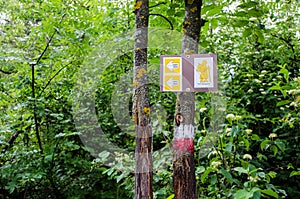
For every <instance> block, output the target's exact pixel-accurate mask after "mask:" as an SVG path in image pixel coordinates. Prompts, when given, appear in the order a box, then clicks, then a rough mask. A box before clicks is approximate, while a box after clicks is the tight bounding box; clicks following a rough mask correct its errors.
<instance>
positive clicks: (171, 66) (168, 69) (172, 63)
mask: <svg viewBox="0 0 300 199" xmlns="http://www.w3.org/2000/svg"><path fill="white" fill-rule="evenodd" d="M164 73H181V57H165V58H164Z"/></svg>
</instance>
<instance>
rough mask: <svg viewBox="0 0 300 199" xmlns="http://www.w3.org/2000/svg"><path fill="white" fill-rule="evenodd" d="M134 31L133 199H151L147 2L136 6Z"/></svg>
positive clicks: (146, 0)
mask: <svg viewBox="0 0 300 199" xmlns="http://www.w3.org/2000/svg"><path fill="white" fill-rule="evenodd" d="M135 14H136V18H135V19H136V30H135V42H134V78H133V85H134V94H133V108H132V112H133V118H134V123H135V131H136V148H135V158H136V164H135V185H134V188H135V190H134V195H135V196H134V198H135V199H148V198H150V199H152V198H153V193H152V178H153V174H152V128H151V125H150V104H149V96H148V75H147V44H148V21H149V1H148V0H137V1H136V4H135Z"/></svg>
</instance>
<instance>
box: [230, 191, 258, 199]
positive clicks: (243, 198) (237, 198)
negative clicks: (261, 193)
mask: <svg viewBox="0 0 300 199" xmlns="http://www.w3.org/2000/svg"><path fill="white" fill-rule="evenodd" d="M252 195H253V193H250V192H248V191H247V190H245V189H242V190H238V191H237V192H236V193H235V195H234V199H249V198H251V197H252Z"/></svg>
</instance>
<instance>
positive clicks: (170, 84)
mask: <svg viewBox="0 0 300 199" xmlns="http://www.w3.org/2000/svg"><path fill="white" fill-rule="evenodd" d="M167 85H168V86H169V87H170V88H173V87H174V86H178V80H173V79H172V78H170V79H169V80H168V81H167Z"/></svg>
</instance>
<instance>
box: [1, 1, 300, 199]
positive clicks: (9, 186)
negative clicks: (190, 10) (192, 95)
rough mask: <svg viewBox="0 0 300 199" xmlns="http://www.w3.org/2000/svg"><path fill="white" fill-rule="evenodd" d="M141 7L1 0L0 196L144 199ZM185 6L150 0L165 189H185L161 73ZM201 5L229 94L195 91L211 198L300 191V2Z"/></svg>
mask: <svg viewBox="0 0 300 199" xmlns="http://www.w3.org/2000/svg"><path fill="white" fill-rule="evenodd" d="M134 8H135V2H133V1H131V0H124V1H104V0H98V1H96V0H91V1H87V0H77V1H72V0H49V1H31V0H21V1H18V0H8V1H1V2H0V42H1V48H0V109H1V111H0V151H1V152H0V168H1V169H0V198H106V199H109V198H114V199H115V198H132V197H133V193H134V191H133V187H134V173H133V165H134V163H133V157H134V148H135V135H134V127H133V122H132V120H131V109H130V108H131V96H132V67H133V37H134V26H135V21H134V17H135V14H134ZM183 15H184V1H182V0H171V1H150V27H149V50H148V60H149V74H151V75H150V78H152V80H151V82H152V83H151V84H150V85H149V93H150V100H151V118H152V126H153V133H154V137H153V147H154V153H153V158H154V167H153V169H154V170H153V172H154V179H153V185H154V197H155V198H168V199H172V198H174V195H173V192H174V190H173V189H172V146H171V143H172V138H173V125H174V121H173V118H174V112H175V102H176V96H175V94H174V93H162V92H160V91H159V83H158V81H159V61H160V55H162V54H178V53H180V42H181V41H180V39H181V35H182V34H181V31H182V30H181V29H182V23H183V18H184V16H183ZM201 15H202V21H203V26H202V29H201V36H200V49H199V52H201V53H216V54H217V56H218V73H219V92H218V93H196V113H195V126H196V131H195V161H196V162H195V163H196V180H197V192H198V195H199V198H224V199H225V198H235V199H245V198H246V199H248V198H255V199H258V198H291V199H295V198H299V195H300V191H299V190H300V165H299V164H300V142H299V141H300V124H299V120H300V119H299V118H300V112H299V109H300V97H299V95H300V51H299V47H300V9H299V1H298V0H294V1H292V0H267V1H261V0H256V1H250V0H227V1H225V0H214V1H212V0H205V1H203V6H202V12H201ZM91 114H94V115H91ZM91 121H92V122H91ZM94 123H97V124H96V125H94ZM93 125H94V126H93ZM91 127H93V128H96V129H98V130H96V131H93V132H98V134H97V133H90V132H89V128H91Z"/></svg>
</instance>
